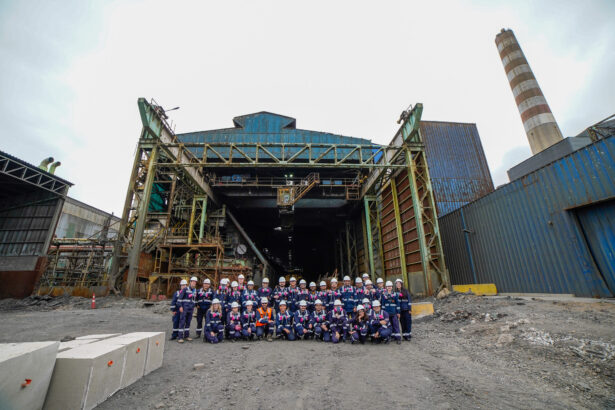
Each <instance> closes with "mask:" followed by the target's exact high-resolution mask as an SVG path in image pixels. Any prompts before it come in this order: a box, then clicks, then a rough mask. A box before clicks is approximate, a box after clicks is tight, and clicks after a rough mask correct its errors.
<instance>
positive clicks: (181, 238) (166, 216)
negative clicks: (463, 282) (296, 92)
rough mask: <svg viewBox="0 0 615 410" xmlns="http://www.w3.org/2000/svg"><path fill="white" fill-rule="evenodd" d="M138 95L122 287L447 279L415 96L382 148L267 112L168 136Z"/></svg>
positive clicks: (115, 270) (426, 288) (114, 271)
mask: <svg viewBox="0 0 615 410" xmlns="http://www.w3.org/2000/svg"><path fill="white" fill-rule="evenodd" d="M138 105H139V110H140V115H141V120H142V123H143V131H142V134H141V137H140V139H139V144H138V149H137V153H136V156H135V161H134V166H133V170H132V173H131V176H130V180H129V189H128V192H127V195H126V201H125V207H124V211H123V215H122V222H121V225H120V228H119V241H118V242H117V243H116V250H115V255H117V256H118V257H116V258H114V259H113V264H112V267H111V275H112V278H111V283H112V284H119V285H121V286H124V289H123V290H124V292H125V293H126V294H130V295H141V296H147V297H149V296H151V295H154V294H165V293H168V292H169V290H170V289H174V288H175V283H176V282H177V281H178V280H179V278H182V277H186V276H192V275H196V276H199V277H201V278H204V277H209V278H211V279H212V280H213V281H214V282H216V283H217V282H218V280H219V279H220V278H221V277H230V278H232V277H235V276H236V275H238V274H239V273H245V274H246V276H248V277H253V278H255V279H257V280H258V279H259V278H261V277H263V276H268V277H270V278H271V279H273V280H275V279H277V277H278V276H280V275H295V276H299V277H303V278H305V279H306V280H308V281H312V280H314V281H316V280H318V279H320V278H328V277H332V276H341V275H352V276H356V275H357V274H359V273H361V272H368V273H369V274H370V275H371V276H372V277H373V278H374V279H375V277H376V276H383V277H387V278H389V279H393V278H402V279H403V280H404V282H405V283H406V285H407V286H409V288H410V289H411V291H412V292H413V293H414V294H423V295H428V294H433V293H434V292H435V291H437V290H438V289H439V288H440V287H442V286H445V285H447V283H448V277H447V271H446V266H445V263H444V257H443V255H442V248H441V241H440V236H439V228H438V221H437V214H436V205H435V200H434V195H433V192H432V187H431V182H430V176H429V171H428V166H427V160H426V157H425V145H424V143H423V140H422V138H421V131H420V129H419V124H420V118H421V114H422V105H420V104H417V105H416V106H415V107H414V108H412V109H408V110H406V111H404V112H403V113H402V115H401V116H400V119H399V123H400V124H401V127H400V129H399V131H398V132H397V133H396V135H395V136H394V137H393V139H392V141H391V143H390V144H389V145H379V144H375V143H372V142H371V141H369V140H365V139H359V138H352V137H347V136H341V135H334V134H330V133H326V132H318V131H310V130H302V129H299V128H297V127H296V120H295V119H294V118H291V117H287V116H283V115H279V114H274V113H268V112H258V113H254V114H248V115H242V116H239V117H235V118H234V119H233V127H232V128H226V129H219V130H210V131H202V132H192V133H185V134H178V135H175V134H174V133H173V131H172V130H171V128H170V127H169V126H168V124H167V121H166V119H167V116H166V113H165V111H164V109H162V107H160V106H159V105H157V104H156V103H155V102H153V101H152V102H148V101H146V100H145V99H139V102H138ZM121 255H127V258H126V261H125V263H123V262H122V259H121ZM119 285H118V286H119Z"/></svg>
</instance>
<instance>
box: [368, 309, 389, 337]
mask: <svg viewBox="0 0 615 410" xmlns="http://www.w3.org/2000/svg"><path fill="white" fill-rule="evenodd" d="M369 329H370V332H371V336H372V342H376V343H380V342H384V343H388V342H389V338H390V337H391V326H390V322H389V314H388V313H387V312H385V311H384V310H382V308H381V307H380V302H379V301H377V300H374V301H373V302H372V314H371V315H370V317H369Z"/></svg>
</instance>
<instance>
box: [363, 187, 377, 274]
mask: <svg viewBox="0 0 615 410" xmlns="http://www.w3.org/2000/svg"><path fill="white" fill-rule="evenodd" d="M363 207H364V208H365V222H364V224H365V225H364V226H365V231H366V233H367V243H366V246H367V249H366V251H367V255H366V256H367V257H368V260H369V275H370V277H371V278H372V281H374V282H375V281H376V277H375V275H376V269H375V268H374V242H373V240H372V224H371V220H370V217H369V200H368V199H367V196H365V197H363Z"/></svg>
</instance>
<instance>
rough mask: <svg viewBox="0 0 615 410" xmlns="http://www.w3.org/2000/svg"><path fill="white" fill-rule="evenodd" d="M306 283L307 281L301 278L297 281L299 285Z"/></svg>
mask: <svg viewBox="0 0 615 410" xmlns="http://www.w3.org/2000/svg"><path fill="white" fill-rule="evenodd" d="M306 283H307V282H306V281H305V279H301V280H300V281H299V284H300V285H301V284H306Z"/></svg>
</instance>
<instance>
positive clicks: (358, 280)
mask: <svg viewBox="0 0 615 410" xmlns="http://www.w3.org/2000/svg"><path fill="white" fill-rule="evenodd" d="M354 283H363V280H362V279H361V278H359V277H357V278H356V279H355V280H354Z"/></svg>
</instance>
